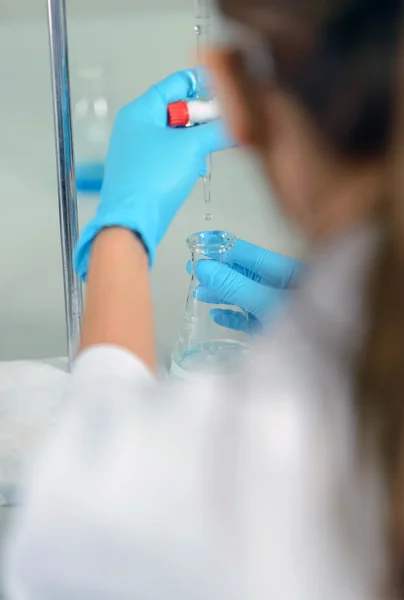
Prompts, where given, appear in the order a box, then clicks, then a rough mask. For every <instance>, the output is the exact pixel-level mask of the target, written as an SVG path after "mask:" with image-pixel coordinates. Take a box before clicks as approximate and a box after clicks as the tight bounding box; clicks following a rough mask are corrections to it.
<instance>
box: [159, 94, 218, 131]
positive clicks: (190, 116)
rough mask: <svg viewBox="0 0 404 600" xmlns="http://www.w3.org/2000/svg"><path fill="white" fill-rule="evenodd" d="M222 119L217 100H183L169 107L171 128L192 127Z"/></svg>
mask: <svg viewBox="0 0 404 600" xmlns="http://www.w3.org/2000/svg"><path fill="white" fill-rule="evenodd" d="M219 118H220V106H219V102H218V100H217V99H216V98H212V99H207V100H183V101H181V102H173V103H172V104H169V106H168V124H169V126H170V127H192V126H193V125H201V124H202V123H209V122H210V121H215V120H216V119H219Z"/></svg>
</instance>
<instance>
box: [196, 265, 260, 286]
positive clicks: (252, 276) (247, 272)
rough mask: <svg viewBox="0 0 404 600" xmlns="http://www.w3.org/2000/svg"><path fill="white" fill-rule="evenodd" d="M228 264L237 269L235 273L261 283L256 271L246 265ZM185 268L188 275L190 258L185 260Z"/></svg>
mask: <svg viewBox="0 0 404 600" xmlns="http://www.w3.org/2000/svg"><path fill="white" fill-rule="evenodd" d="M228 266H229V267H230V268H231V269H234V271H237V273H240V275H244V277H248V279H252V280H253V281H256V282H257V283H261V277H260V276H259V275H257V273H254V272H253V271H250V270H249V269H247V268H246V267H242V266H240V265H238V264H228ZM186 270H187V273H188V275H191V270H192V267H191V261H190V260H189V261H188V262H187V265H186Z"/></svg>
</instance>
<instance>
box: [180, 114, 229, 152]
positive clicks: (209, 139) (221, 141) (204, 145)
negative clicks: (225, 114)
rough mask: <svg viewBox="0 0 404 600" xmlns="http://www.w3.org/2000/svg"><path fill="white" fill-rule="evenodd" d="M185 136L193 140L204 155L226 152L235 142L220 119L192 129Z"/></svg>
mask: <svg viewBox="0 0 404 600" xmlns="http://www.w3.org/2000/svg"><path fill="white" fill-rule="evenodd" d="M187 135H190V136H193V137H194V138H195V143H197V144H198V145H199V146H200V148H201V150H202V152H203V154H204V155H208V154H212V152H220V151H221V150H228V149H229V148H234V146H235V145H236V142H235V140H234V139H233V137H232V136H231V134H230V132H229V130H228V128H227V127H226V125H225V123H224V121H222V120H221V119H218V120H217V121H212V122H211V123H206V124H205V125H199V126H197V127H192V128H190V129H189V130H188V131H187Z"/></svg>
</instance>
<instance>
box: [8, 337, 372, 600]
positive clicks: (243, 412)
mask: <svg viewBox="0 0 404 600" xmlns="http://www.w3.org/2000/svg"><path fill="white" fill-rule="evenodd" d="M277 377H278V383H279V386H280V387H279V389H283V384H282V382H281V379H282V375H281V373H280V372H279V370H278V371H277ZM70 386H71V387H70V391H69V402H70V408H69V410H68V412H67V414H66V415H65V417H64V420H63V424H62V425H61V427H60V429H59V430H58V432H57V435H56V436H55V438H54V439H53V441H51V442H50V444H49V445H47V447H46V449H45V452H44V454H43V457H42V459H41V460H40V461H39V466H38V469H37V471H36V472H35V473H34V477H33V485H32V488H31V491H30V493H29V496H28V498H27V504H26V507H25V508H24V509H23V511H22V515H21V518H20V520H19V523H18V526H17V527H16V529H15V531H14V533H13V536H12V538H11V541H10V544H9V551H8V557H7V560H6V563H5V578H6V587H7V592H8V596H7V597H8V598H10V600H56V599H57V600H118V599H119V600H136V599H139V600H199V599H200V600H207V599H209V600H219V599H220V600H227V599H229V600H244V599H247V598H248V600H261V599H262V600H264V599H265V600H268V598H273V599H274V600H296V598H299V600H324V598H327V600H340V599H341V598H344V600H351V599H354V600H362V598H366V600H369V597H370V596H369V595H367V596H365V595H364V594H365V593H366V594H368V592H369V590H368V589H365V588H366V586H363V585H362V584H363V578H361V576H360V577H359V578H358V577H357V576H356V575H355V574H354V576H353V577H352V565H353V563H352V564H351V563H350V560H349V556H348V554H349V551H350V550H349V548H347V547H346V544H345V542H344V540H343V541H342V542H341V535H340V533H339V529H338V527H339V525H340V523H339V521H338V520H336V519H335V515H334V512H333V510H334V506H333V503H335V493H334V492H335V490H334V487H335V483H332V484H331V485H330V483H329V481H330V473H331V472H333V471H332V470H333V469H334V470H335V469H336V468H337V467H336V465H335V464H334V463H333V460H331V459H330V457H329V456H328V453H327V446H326V445H324V447H323V448H322V449H321V452H320V461H318V458H319V448H318V447H317V448H316V447H315V446H313V444H312V443H311V441H310V435H311V433H312V431H313V427H318V426H319V423H318V422H315V421H316V418H314V420H313V418H312V415H311V414H310V410H308V411H306V409H304V410H302V411H301V410H298V411H297V412H296V411H295V406H296V405H295V404H294V403H293V398H292V399H291V398H290V397H289V396H288V394H287V393H286V394H285V392H282V393H281V392H277V391H276V387H277V386H276V385H275V384H274V386H273V387H274V389H273V393H272V395H271V398H270V401H269V397H268V389H265V386H260V385H259V384H258V387H257V382H255V383H254V382H253V383H251V382H247V381H245V380H243V379H242V378H241V379H240V380H239V381H238V382H237V384H235V385H224V384H223V385H219V384H217V383H214V382H212V381H201V382H200V383H199V384H198V385H192V386H184V387H182V386H163V385H162V384H160V383H158V382H157V381H155V380H154V378H153V377H152V376H151V375H150V374H149V372H148V371H147V370H146V368H145V367H144V365H142V364H141V363H140V362H139V360H138V359H137V358H136V357H134V356H132V355H130V354H128V353H125V352H124V351H122V350H119V349H116V348H96V349H92V350H90V351H88V352H87V353H85V354H84V355H83V356H81V357H80V358H79V359H78V361H77V364H76V366H75V369H74V374H73V376H72V378H71V384H70ZM300 396H304V392H303V391H302V392H301V394H300ZM299 401H302V403H303V406H304V398H303V399H302V398H299ZM288 440H289V441H288ZM290 441H292V442H290ZM334 462H335V461H334ZM318 468H319V469H320V471H319V472H317V470H318ZM324 475H325V477H324ZM331 479H332V477H331ZM333 481H334V480H333ZM337 496H338V494H337ZM342 537H343V536H342ZM344 552H345V554H344ZM347 553H348V554H347ZM342 554H344V556H343V560H342V561H341V560H340V558H341V555H342ZM358 579H359V582H358Z"/></svg>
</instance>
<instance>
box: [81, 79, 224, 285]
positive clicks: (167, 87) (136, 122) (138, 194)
mask: <svg viewBox="0 0 404 600" xmlns="http://www.w3.org/2000/svg"><path fill="white" fill-rule="evenodd" d="M200 75H201V73H200V72H199V71H181V72H178V73H175V74H174V75H171V76H170V77H168V78H167V79H165V80H164V81H162V82H161V83H159V84H157V85H155V86H153V87H152V88H150V89H149V91H148V92H146V94H144V95H143V96H141V97H140V98H138V99H137V100H135V101H134V102H132V103H131V104H128V105H127V106H125V107H124V108H122V109H121V110H120V111H119V112H118V115H117V117H116V120H115V125H114V129H113V132H112V137H111V141H110V145H109V150H108V155H107V159H106V164H105V172H104V182H103V186H102V190H101V201H100V204H99V207H98V210H97V213H96V216H95V218H94V219H93V220H92V221H90V223H89V224H88V225H87V226H86V227H85V229H84V231H83V233H82V235H81V238H80V240H79V243H78V247H77V250H76V269H77V272H78V274H79V275H80V277H81V278H82V279H84V280H85V279H86V276H87V271H88V266H89V260H90V253H91V246H92V243H93V241H94V239H95V237H96V236H97V234H98V233H99V232H100V231H101V230H102V229H104V228H106V227H111V226H120V227H125V228H127V229H131V230H132V231H134V232H136V233H137V234H138V235H139V236H140V238H141V239H142V241H143V244H144V245H145V247H146V249H147V251H148V253H149V258H150V265H152V264H153V259H154V255H155V251H156V248H157V245H158V244H159V243H160V241H161V240H162V238H163V236H164V234H165V233H166V231H167V228H168V227H169V225H170V223H171V221H172V219H173V218H174V216H175V214H176V212H177V211H178V209H179V208H180V207H181V205H182V204H183V203H184V202H185V200H186V199H187V197H188V196H189V194H190V192H191V191H192V188H193V187H194V186H195V184H196V182H197V181H198V179H199V177H201V176H202V175H204V174H205V173H206V157H207V156H208V155H209V154H210V153H212V152H216V151H218V150H223V149H225V148H228V147H230V146H231V145H232V141H231V140H230V138H229V136H228V135H227V132H226V130H225V127H224V125H223V123H222V122H221V121H216V122H213V123H209V124H207V125H201V126H199V127H193V128H187V129H185V128H184V129H172V128H169V127H168V125H167V105H168V104H169V103H170V102H176V101H178V100H183V99H185V98H192V97H194V95H195V88H196V80H197V77H200Z"/></svg>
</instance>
